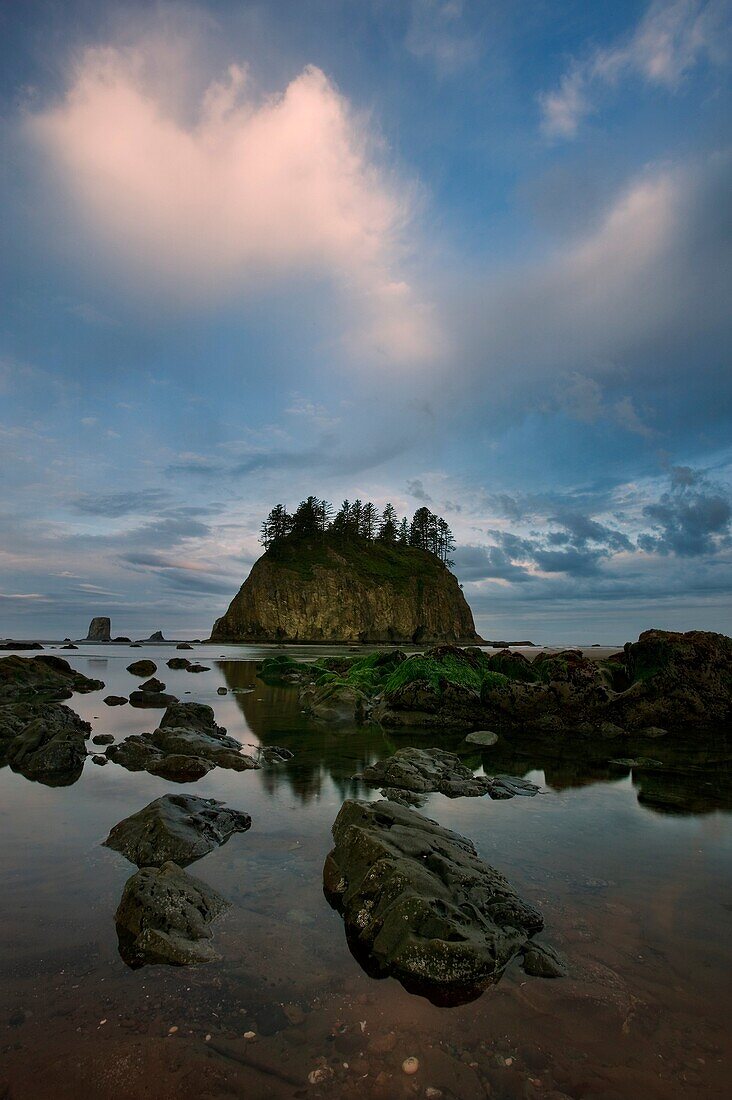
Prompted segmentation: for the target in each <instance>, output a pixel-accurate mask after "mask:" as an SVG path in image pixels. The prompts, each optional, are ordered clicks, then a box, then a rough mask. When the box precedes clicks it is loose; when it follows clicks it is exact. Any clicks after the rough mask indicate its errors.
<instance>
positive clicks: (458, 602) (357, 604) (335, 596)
mask: <svg viewBox="0 0 732 1100" xmlns="http://www.w3.org/2000/svg"><path fill="white" fill-rule="evenodd" d="M478 640H479V638H478V635H477V634H476V631H475V624H474V622H473V616H472V614H471V611H470V608H469V607H468V604H467V603H466V601H465V597H464V596H463V593H462V591H461V589H460V586H459V584H458V582H457V578H456V577H455V576H454V575H453V574H452V573H451V572H450V571H449V569H447V568H446V567H445V566H444V565H443V564H442V562H440V561H439V560H438V558H436V557H435V555H434V554H430V553H428V552H427V551H425V550H420V549H417V548H415V547H403V546H390V545H386V544H384V543H380V542H368V541H366V540H365V539H364V540H362V539H352V540H343V539H339V538H338V537H337V536H333V535H331V534H330V533H329V532H326V533H325V534H324V535H321V536H320V537H319V538H318V540H317V542H312V543H310V542H308V541H306V540H286V541H285V543H283V544H280V545H278V546H276V547H272V548H271V549H270V550H268V551H267V552H266V553H265V554H263V555H262V557H260V558H259V560H258V561H256V562H255V563H254V565H253V567H252V570H251V572H250V574H249V577H248V578H247V580H246V581H245V582H244V584H243V585H242V587H241V589H240V590H239V593H238V594H237V595H236V596H235V597H234V599H233V600H232V602H231V604H230V605H229V609H228V611H227V612H226V614H225V615H223V616H222V618H220V619H218V620H217V621H216V623H215V624H214V627H213V630H212V631H211V641H212V642H346V643H360V642H384V643H389V644H394V643H397V644H400V643H408V644H411V643H417V644H420V643H426V644H429V643H435V642H438V641H463V642H474V641H478Z"/></svg>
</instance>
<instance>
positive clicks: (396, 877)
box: [323, 800, 544, 1003]
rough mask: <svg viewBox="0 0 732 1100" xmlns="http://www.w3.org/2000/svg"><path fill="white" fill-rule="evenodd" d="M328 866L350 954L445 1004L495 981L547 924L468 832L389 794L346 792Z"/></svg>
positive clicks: (330, 892)
mask: <svg viewBox="0 0 732 1100" xmlns="http://www.w3.org/2000/svg"><path fill="white" fill-rule="evenodd" d="M333 837H334V840H335V847H334V848H333V850H332V851H331V853H330V854H329V856H328V857H327V859H326V863H325V867H324V870H323V879H324V888H325V892H326V896H327V897H328V899H329V901H330V902H331V904H332V905H334V906H335V907H337V908H338V909H339V910H340V911H341V913H342V914H343V918H344V921H345V925H346V933H347V936H348V940H349V946H350V947H351V950H352V952H353V953H354V954H355V955H356V957H357V958H358V959H359V960H363V964H364V965H365V966H366V967H367V968H368V970H369V972H370V973H373V974H375V975H377V976H385V975H387V974H389V975H392V976H394V977H396V978H398V979H399V981H401V982H402V984H404V985H405V986H406V988H408V989H410V990H411V991H414V992H420V993H424V994H425V995H427V996H429V997H431V998H432V999H434V1000H437V1001H439V1002H441V1003H448V1002H452V1003H459V1002H465V1001H467V1000H470V999H472V998H474V997H475V996H477V995H478V994H479V993H480V992H481V991H482V989H484V988H485V986H487V985H488V984H490V983H491V982H495V981H497V980H498V979H499V978H500V976H501V975H502V973H503V971H504V970H505V968H506V967H507V966H508V964H509V963H510V962H511V960H512V959H514V958H515V957H516V956H517V955H519V954H521V953H522V952H523V951H524V950H525V948H526V946H527V943H528V941H529V940H530V938H531V937H532V936H533V935H534V934H535V933H536V932H540V931H541V929H542V928H543V924H544V922H543V918H542V916H541V913H540V912H539V911H538V910H536V909H535V908H534V907H533V906H531V905H528V904H527V903H526V902H524V901H522V900H521V898H520V897H519V896H518V894H517V893H516V892H515V890H514V889H513V887H512V886H511V885H510V884H509V882H508V881H507V879H505V878H504V876H503V875H502V874H500V872H499V871H497V870H495V869H494V868H493V867H490V866H488V864H486V863H484V862H483V861H482V860H481V859H480V858H479V856H478V854H477V852H476V850H475V848H474V846H473V844H472V843H471V842H470V841H469V840H467V839H466V838H465V837H462V836H459V835H458V834H457V833H453V832H451V831H450V830H448V829H444V828H442V826H440V825H438V824H437V823H436V822H434V821H430V820H429V819H428V818H425V817H423V816H422V815H421V814H419V813H417V812H416V811H415V810H410V809H407V808H406V807H403V806H398V805H396V804H395V803H393V802H356V801H351V800H347V801H346V802H344V804H343V806H342V807H341V810H340V812H339V814H338V816H337V818H336V821H335V823H334V825H333Z"/></svg>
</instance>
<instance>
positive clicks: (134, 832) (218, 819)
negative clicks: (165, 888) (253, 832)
mask: <svg viewBox="0 0 732 1100" xmlns="http://www.w3.org/2000/svg"><path fill="white" fill-rule="evenodd" d="M251 824H252V819H251V817H250V816H249V814H245V813H242V812H241V811H239V810H230V809H228V807H227V806H225V805H224V803H223V802H217V801H216V799H214V798H198V797H197V796H196V795H188V794H166V795H163V797H162V798H156V799H155V801H154V802H151V803H150V804H149V805H148V806H145V808H144V809H142V810H140V811H139V812H138V813H136V814H132V816H131V817H126V818H125V819H124V821H120V822H119V824H118V825H115V826H114V828H113V829H112V830H111V832H110V834H109V836H108V837H107V839H106V840H105V841H104V843H105V845H106V847H107V848H114V850H115V851H116V852H121V853H122V855H123V856H126V857H127V859H129V860H130V862H131V863H136V864H137V866H138V867H160V866H161V865H162V864H163V863H167V862H168V861H169V860H171V861H172V862H174V863H177V864H178V865H179V866H180V867H186V866H187V865H188V864H189V863H193V862H194V861H195V860H197V859H200V858H201V856H205V855H206V854H207V852H211V851H213V849H214V848H217V847H219V845H221V844H225V843H226V841H227V840H228V839H229V837H230V836H232V834H233V833H243V832H246V830H247V829H249V828H250V826H251Z"/></svg>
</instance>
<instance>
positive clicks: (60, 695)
mask: <svg viewBox="0 0 732 1100" xmlns="http://www.w3.org/2000/svg"><path fill="white" fill-rule="evenodd" d="M103 687H104V684H103V683H102V681H101V680H91V679H89V677H88V676H84V675H83V674H82V673H81V672H77V671H76V669H73V668H72V667H71V665H70V664H69V663H68V661H65V660H64V659H63V657H56V656H54V655H53V654H50V653H44V654H43V656H42V657H16V656H12V657H3V658H1V659H0V706H2V705H3V704H6V703H12V702H16V701H21V700H22V701H23V702H31V701H33V700H37V701H39V702H51V701H57V702H60V701H61V700H63V699H70V698H71V696H72V695H73V693H74V692H77V693H79V694H87V693H88V692H92V691H99V690H100V688H103Z"/></svg>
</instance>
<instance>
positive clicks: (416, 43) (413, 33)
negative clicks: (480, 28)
mask: <svg viewBox="0 0 732 1100" xmlns="http://www.w3.org/2000/svg"><path fill="white" fill-rule="evenodd" d="M463 9H464V4H463V2H462V0H412V4H411V9H410V19H409V26H408V28H407V35H406V39H405V45H406V47H407V49H408V50H409V52H410V53H411V54H413V55H414V57H418V58H421V59H427V60H429V61H431V62H432V63H433V64H434V66H435V68H436V70H437V72H438V74H439V75H440V76H450V75H452V74H454V73H456V72H459V71H460V70H461V69H464V68H466V67H467V66H469V65H472V64H474V63H475V62H476V61H477V60H478V58H479V57H480V44H479V42H478V39H477V38H476V36H475V34H473V33H471V32H470V30H468V29H467V28H466V27H465V25H464V23H463V14H464V12H463Z"/></svg>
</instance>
